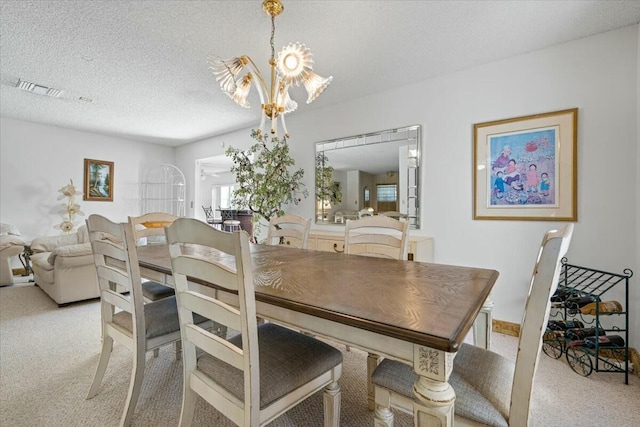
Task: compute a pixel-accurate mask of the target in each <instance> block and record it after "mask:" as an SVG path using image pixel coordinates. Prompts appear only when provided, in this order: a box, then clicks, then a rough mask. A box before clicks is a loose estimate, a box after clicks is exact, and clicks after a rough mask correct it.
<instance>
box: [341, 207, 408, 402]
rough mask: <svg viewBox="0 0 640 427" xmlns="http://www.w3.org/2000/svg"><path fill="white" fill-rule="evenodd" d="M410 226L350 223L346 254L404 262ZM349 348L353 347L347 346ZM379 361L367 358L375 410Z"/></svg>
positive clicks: (384, 220)
mask: <svg viewBox="0 0 640 427" xmlns="http://www.w3.org/2000/svg"><path fill="white" fill-rule="evenodd" d="M408 230H409V223H408V222H407V221H398V220H395V219H393V218H391V217H387V216H379V215H378V216H368V217H364V218H361V219H357V220H351V219H349V220H347V224H346V225H345V232H344V252H345V253H346V254H350V255H362V256H370V257H377V258H392V259H399V260H404V259H406V258H407V241H408V240H407V233H408ZM347 349H348V350H349V349H350V348H349V347H348V346H347ZM379 362H380V356H379V355H377V354H374V353H368V355H367V394H368V406H369V409H370V410H373V409H374V407H375V405H374V389H373V382H372V375H373V371H374V369H375V368H376V366H378V363H379Z"/></svg>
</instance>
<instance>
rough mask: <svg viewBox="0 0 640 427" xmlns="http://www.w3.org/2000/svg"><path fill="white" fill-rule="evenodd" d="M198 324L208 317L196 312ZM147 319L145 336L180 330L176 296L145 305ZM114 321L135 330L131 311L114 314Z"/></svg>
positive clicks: (149, 337)
mask: <svg viewBox="0 0 640 427" xmlns="http://www.w3.org/2000/svg"><path fill="white" fill-rule="evenodd" d="M193 318H194V321H195V323H196V324H200V323H204V322H206V321H207V319H206V318H204V317H202V316H200V315H198V314H195V313H194V315H193ZM144 319H145V324H144V325H145V329H146V331H145V338H146V339H151V338H155V337H159V336H162V335H167V334H170V333H172V332H177V331H179V330H180V321H179V320H178V306H177V304H176V297H175V296H172V297H167V298H163V299H161V300H158V301H154V302H150V303H148V304H145V305H144ZM113 323H115V324H116V325H118V326H120V327H122V328H124V329H126V330H127V331H129V332H132V331H133V324H132V322H131V313H129V312H127V311H121V312H119V313H116V314H115V315H114V316H113Z"/></svg>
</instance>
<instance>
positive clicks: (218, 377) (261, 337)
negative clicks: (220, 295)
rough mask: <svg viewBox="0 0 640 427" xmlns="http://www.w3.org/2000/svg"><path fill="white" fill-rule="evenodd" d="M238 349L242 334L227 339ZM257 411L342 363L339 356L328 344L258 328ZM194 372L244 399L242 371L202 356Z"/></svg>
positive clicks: (280, 329)
mask: <svg viewBox="0 0 640 427" xmlns="http://www.w3.org/2000/svg"><path fill="white" fill-rule="evenodd" d="M229 341H230V342H231V343H233V345H235V346H237V347H239V348H242V335H236V336H234V337H233V338H231V339H229ZM258 344H259V346H260V348H259V350H258V351H259V354H260V356H259V358H260V409H264V408H266V407H267V406H269V405H271V404H272V403H274V402H276V401H277V400H279V399H281V398H282V397H284V396H286V395H287V394H288V393H290V392H291V391H292V390H295V389H297V388H299V387H301V386H303V385H305V384H306V383H309V382H311V381H312V380H313V379H314V378H317V377H319V376H320V375H322V374H323V373H324V372H326V371H328V370H330V369H332V368H334V367H336V366H338V365H340V363H342V353H340V351H339V350H337V349H335V348H333V347H331V346H330V345H328V344H325V343H323V342H322V341H318V340H317V339H314V338H312V337H310V336H307V335H303V334H300V333H297V332H295V331H292V330H290V329H287V328H284V327H282V326H279V325H276V324H275V323H265V324H263V325H261V326H259V327H258ZM198 369H199V370H201V371H202V372H204V373H205V374H207V375H208V376H209V377H210V378H212V379H213V380H214V381H215V382H217V383H219V384H220V385H222V386H223V387H224V388H225V389H226V390H227V391H229V392H230V393H232V394H233V395H234V396H235V397H236V398H237V399H238V400H243V399H244V372H243V371H242V370H241V369H236V368H234V367H232V366H231V365H229V364H227V363H224V362H221V361H220V360H219V359H217V358H215V357H213V356H211V355H210V354H207V353H204V354H202V355H201V356H200V357H199V358H198Z"/></svg>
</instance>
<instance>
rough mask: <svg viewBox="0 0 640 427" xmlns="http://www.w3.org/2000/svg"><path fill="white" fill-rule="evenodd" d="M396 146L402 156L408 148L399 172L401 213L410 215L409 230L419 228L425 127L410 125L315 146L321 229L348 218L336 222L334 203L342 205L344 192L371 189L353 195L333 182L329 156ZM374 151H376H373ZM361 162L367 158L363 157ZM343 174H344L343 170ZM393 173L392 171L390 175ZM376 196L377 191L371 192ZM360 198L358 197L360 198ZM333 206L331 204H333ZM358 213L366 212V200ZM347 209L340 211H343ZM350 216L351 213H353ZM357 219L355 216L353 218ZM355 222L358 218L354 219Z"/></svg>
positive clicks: (340, 223) (316, 193) (361, 202)
mask: <svg viewBox="0 0 640 427" xmlns="http://www.w3.org/2000/svg"><path fill="white" fill-rule="evenodd" d="M385 143H387V144H388V143H393V144H395V145H396V146H397V147H398V150H399V152H403V150H401V147H404V146H406V147H407V149H406V150H404V153H406V157H405V156H400V159H399V162H398V165H397V166H396V169H397V170H396V171H397V172H398V175H399V178H398V211H400V212H402V213H405V214H407V215H408V217H407V220H408V221H409V222H410V225H409V228H410V229H419V228H420V168H421V165H422V162H421V160H422V159H421V145H422V125H411V126H405V127H400V128H395V129H388V130H383V131H379V132H373V133H367V134H362V135H355V136H349V137H343V138H337V139H331V140H326V141H320V142H316V149H315V156H316V159H315V160H316V162H315V165H316V171H315V172H316V175H315V177H316V180H315V202H316V203H315V206H316V207H315V210H316V215H315V223H316V224H320V225H344V222H345V221H344V219H345V218H339V219H336V218H334V219H333V220H331V215H332V214H335V210H334V209H335V206H334V205H335V202H339V203H342V195H343V193H344V192H345V191H349V193H351V194H358V195H359V196H361V195H363V194H364V187H367V186H369V185H368V184H366V183H365V184H363V185H361V186H360V184H358V185H359V188H358V189H357V191H354V190H353V189H348V188H343V187H342V186H341V183H340V182H339V181H334V180H333V172H334V168H333V166H331V161H330V154H331V152H333V151H336V150H341V149H348V148H353V147H359V146H373V145H374V144H385ZM371 148H373V147H371ZM362 158H365V157H364V156H363V157H362ZM340 171H345V172H346V170H343V169H340ZM352 171H359V169H358V168H357V166H356V165H353V170H352ZM389 172H391V171H389ZM369 191H370V192H371V191H373V192H375V189H373V190H372V189H369ZM359 196H358V197H359ZM332 201H333V202H334V203H331V202H332ZM356 202H357V204H358V209H354V210H353V211H354V212H357V211H358V210H361V209H365V206H364V198H363V199H362V200H361V201H356ZM342 210H344V209H340V211H342ZM354 212H350V213H354ZM354 216H355V215H354ZM354 219H355V218H354Z"/></svg>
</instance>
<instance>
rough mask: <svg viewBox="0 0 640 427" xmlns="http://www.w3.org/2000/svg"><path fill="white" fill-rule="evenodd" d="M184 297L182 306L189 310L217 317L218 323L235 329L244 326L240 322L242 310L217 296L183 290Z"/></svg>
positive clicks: (213, 317)
mask: <svg viewBox="0 0 640 427" xmlns="http://www.w3.org/2000/svg"><path fill="white" fill-rule="evenodd" d="M182 297H183V299H182V301H183V303H182V306H183V307H185V308H187V309H188V310H189V311H192V312H193V313H198V314H199V315H200V316H202V317H206V318H208V319H210V320H214V319H216V320H217V321H218V323H221V324H223V325H225V326H228V327H229V328H231V329H233V330H235V331H239V330H240V328H241V327H242V325H240V322H239V319H240V311H239V310H238V309H237V308H236V307H232V306H230V305H228V304H226V303H224V302H222V301H220V300H217V299H215V298H211V297H209V296H206V295H202V294H199V293H196V292H191V291H187V292H183V293H182Z"/></svg>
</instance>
